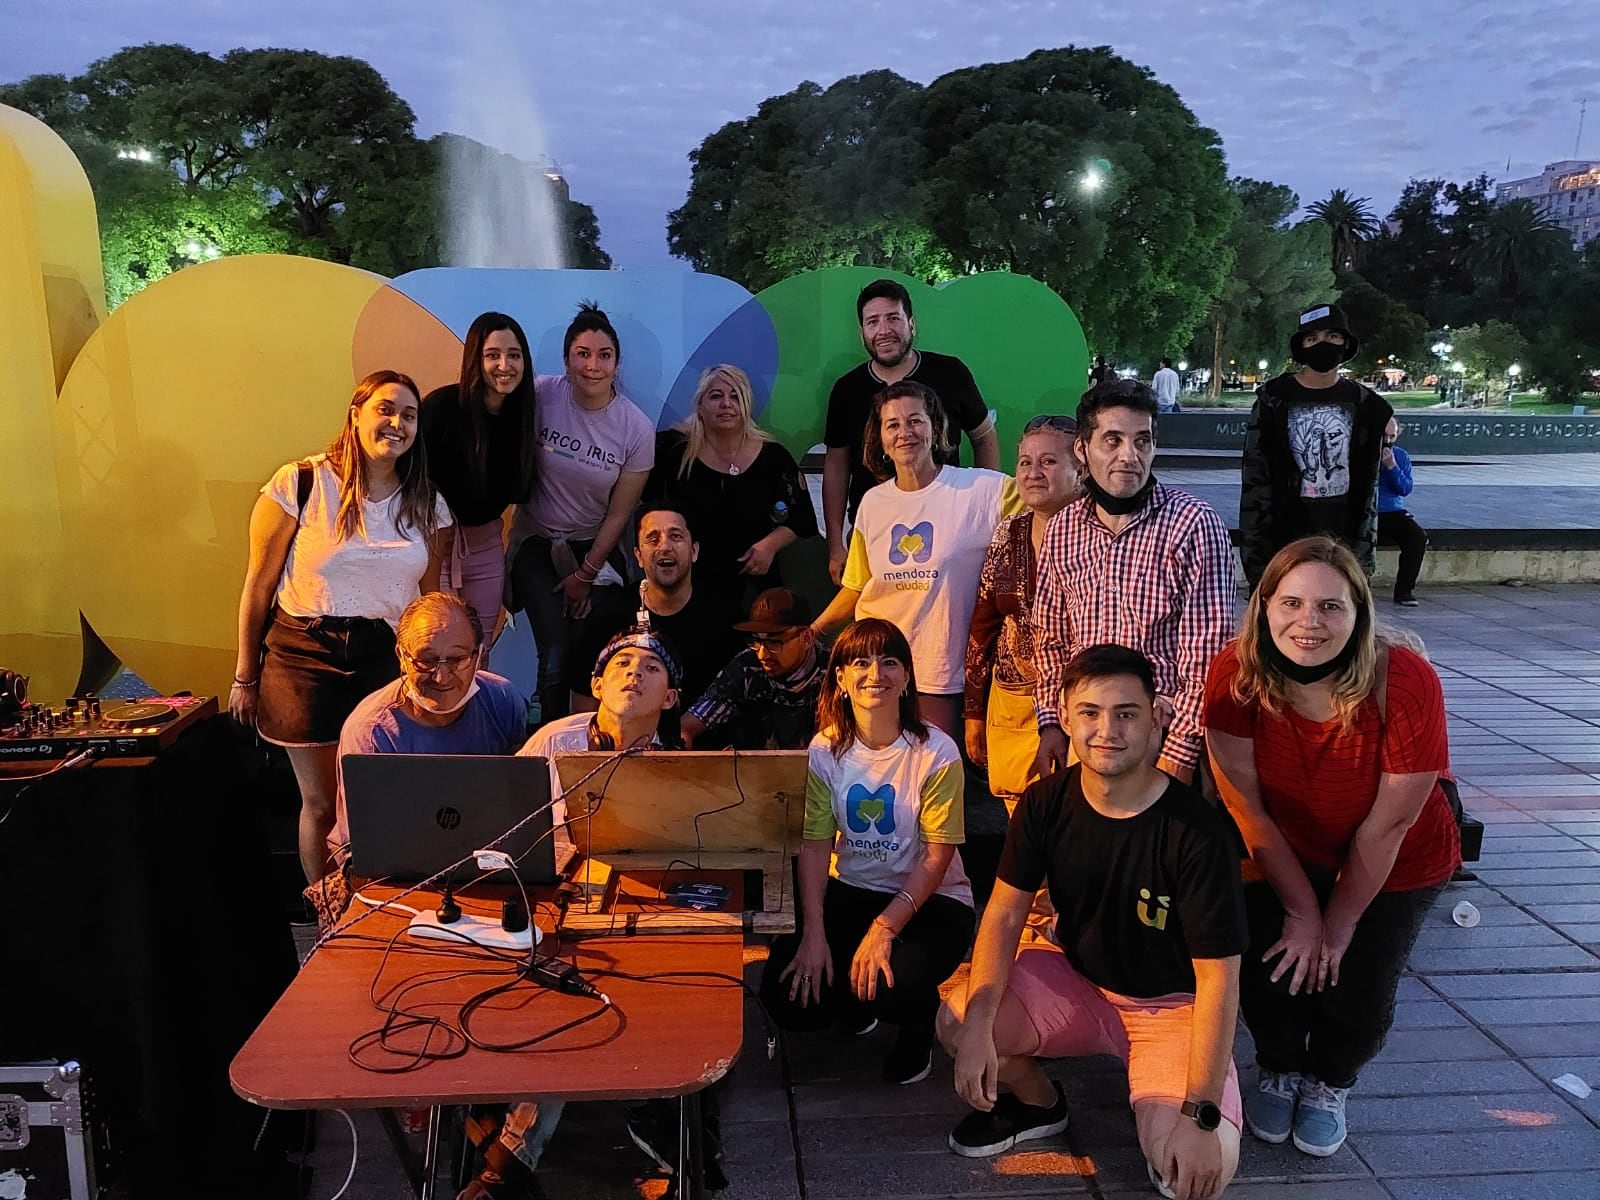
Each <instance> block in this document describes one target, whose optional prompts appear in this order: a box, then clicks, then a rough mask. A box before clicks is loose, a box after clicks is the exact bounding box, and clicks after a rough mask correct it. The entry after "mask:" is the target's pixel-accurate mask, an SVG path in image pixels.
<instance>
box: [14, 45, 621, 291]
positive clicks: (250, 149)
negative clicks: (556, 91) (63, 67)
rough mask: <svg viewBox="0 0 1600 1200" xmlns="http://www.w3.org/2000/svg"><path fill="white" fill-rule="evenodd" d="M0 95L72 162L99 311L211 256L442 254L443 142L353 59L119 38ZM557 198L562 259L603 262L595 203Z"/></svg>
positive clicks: (439, 258)
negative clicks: (86, 221) (77, 170)
mask: <svg viewBox="0 0 1600 1200" xmlns="http://www.w3.org/2000/svg"><path fill="white" fill-rule="evenodd" d="M0 103H4V104H9V105H11V106H13V107H16V108H20V109H22V110H23V111H24V112H28V113H31V114H32V115H33V116H35V117H38V118H39V119H40V120H42V121H44V122H45V123H46V124H47V125H49V126H50V127H51V128H52V129H54V130H55V131H56V132H57V133H58V134H59V135H60V136H61V137H62V138H63V139H65V140H66V141H67V143H68V144H69V145H70V146H71V147H72V148H73V150H74V152H75V153H76V154H77V155H78V158H79V161H80V162H82V163H83V166H84V170H85V172H86V173H87V174H88V176H89V180H90V183H91V185H92V186H93V188H94V192H95V201H96V206H97V208H98V209H99V213H100V224H101V243H102V246H101V248H102V253H103V257H104V260H105V269H106V290H107V296H108V300H109V301H110V303H111V304H112V305H116V304H118V303H120V302H121V301H123V300H125V299H126V298H127V297H128V296H129V295H131V294H132V293H133V292H135V291H137V290H138V289H139V288H140V287H142V286H144V285H145V284H147V283H149V282H151V281H153V280H155V279H157V278H160V277H161V276H162V275H165V274H167V273H169V272H170V271H173V270H177V269H179V268H181V267H183V266H185V265H187V264H188V263H190V262H195V261H201V260H203V259H206V258H211V257H216V256H218V255H222V254H241V253H251V252H261V251H289V252H293V253H297V254H304V255H309V256H312V257H316V258H327V259H332V260H334V261H336V262H344V263H350V264H352V265H354V266H358V267H362V268H365V269H368V270H372V271H377V272H380V273H382V274H385V275H391V276H392V275H398V274H402V273H404V272H406V271H410V270H416V269H418V268H422V267H432V266H438V265H440V264H441V263H442V262H443V261H444V259H443V253H442V252H443V243H442V238H441V236H440V230H439V226H440V193H441V191H442V190H443V187H444V182H443V178H442V155H441V153H440V145H441V139H443V138H446V137H449V136H453V135H444V134H441V135H439V136H438V137H435V138H434V139H432V140H431V141H422V140H420V139H419V138H418V137H417V136H416V133H415V130H414V125H415V119H414V117H413V115H412V111H411V108H410V106H409V105H408V104H406V102H405V101H404V100H403V99H401V98H400V96H398V95H397V94H396V93H395V92H394V91H393V89H391V88H390V87H389V85H388V83H387V82H386V81H385V80H384V79H383V77H382V75H380V74H379V73H378V72H377V71H376V70H375V69H374V68H373V67H372V66H370V65H369V64H367V63H365V62H363V61H361V60H360V59H357V58H349V57H339V56H332V55H326V54H319V53H316V52H314V51H310V50H281V49H267V50H234V51H232V52H230V53H228V54H226V55H224V56H222V57H220V58H218V57H215V56H213V55H210V54H207V53H205V52H203V51H199V50H192V49H190V48H189V47H187V46H179V45H156V44H151V45H144V46H130V47H127V48H125V49H122V50H119V51H117V52H116V53H115V54H112V55H109V56H107V57H106V58H103V59H100V60H98V61H96V62H94V63H91V64H90V65H89V66H88V67H87V68H86V69H85V70H84V71H83V73H82V74H81V75H79V76H77V77H75V78H68V77H67V76H64V75H35V76H31V77H29V78H27V79H24V80H21V81H19V82H17V83H12V84H0ZM537 175H538V178H539V180H540V181H541V183H543V182H544V173H543V169H542V167H541V168H540V169H539V170H538V172H537ZM559 191H560V203H559V204H558V205H557V214H558V217H559V218H560V219H561V220H562V222H563V227H564V234H565V237H566V241H567V248H568V255H569V259H570V261H572V262H573V264H574V265H577V266H588V267H596V268H601V269H604V268H608V267H609V266H610V265H611V260H610V258H609V256H607V255H606V253H605V251H604V250H602V249H601V248H600V230H599V223H598V221H597V220H596V219H595V215H594V210H593V209H592V208H590V207H589V206H588V205H586V204H581V203H578V202H576V201H572V200H571V199H570V198H569V197H568V196H567V195H566V191H565V186H564V185H561V187H560V189H559Z"/></svg>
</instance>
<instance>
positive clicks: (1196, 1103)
mask: <svg viewBox="0 0 1600 1200" xmlns="http://www.w3.org/2000/svg"><path fill="white" fill-rule="evenodd" d="M1178 1111H1179V1112H1181V1113H1182V1114H1183V1115H1184V1116H1186V1117H1188V1118H1189V1119H1190V1120H1191V1121H1193V1122H1194V1123H1195V1124H1196V1125H1198V1126H1200V1128H1201V1129H1204V1130H1205V1131H1206V1132H1207V1133H1210V1132H1211V1131H1212V1130H1214V1129H1215V1128H1216V1127H1217V1126H1218V1125H1221V1124H1222V1110H1221V1109H1220V1108H1218V1107H1217V1106H1216V1105H1215V1104H1213V1103H1211V1101H1209V1100H1185V1101H1184V1102H1183V1107H1182V1108H1180V1109H1179V1110H1178Z"/></svg>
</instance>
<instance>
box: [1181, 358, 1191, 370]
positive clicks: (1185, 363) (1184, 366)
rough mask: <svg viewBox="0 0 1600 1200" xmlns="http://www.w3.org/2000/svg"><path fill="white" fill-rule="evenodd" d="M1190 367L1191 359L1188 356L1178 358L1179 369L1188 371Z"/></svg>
mask: <svg viewBox="0 0 1600 1200" xmlns="http://www.w3.org/2000/svg"><path fill="white" fill-rule="evenodd" d="M1188 369H1189V360H1188V359H1187V358H1183V359H1179V360H1178V370H1180V371H1187V370H1188Z"/></svg>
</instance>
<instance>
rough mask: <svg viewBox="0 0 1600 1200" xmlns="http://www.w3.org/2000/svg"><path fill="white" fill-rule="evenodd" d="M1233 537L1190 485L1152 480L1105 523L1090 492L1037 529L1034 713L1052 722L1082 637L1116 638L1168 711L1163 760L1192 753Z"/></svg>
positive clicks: (1222, 627)
mask: <svg viewBox="0 0 1600 1200" xmlns="http://www.w3.org/2000/svg"><path fill="white" fill-rule="evenodd" d="M1234 587H1235V583H1234V569H1233V545H1232V543H1230V542H1229V540H1228V528H1227V526H1226V525H1224V524H1223V523H1222V518H1221V517H1219V516H1218V515H1217V514H1216V511H1215V510H1214V509H1213V508H1212V507H1211V506H1210V505H1209V504H1206V503H1205V502H1204V501H1201V500H1197V499H1195V498H1194V497H1193V496H1191V495H1189V494H1188V493H1187V492H1178V491H1173V490H1172V489H1171V488H1167V487H1163V486H1162V485H1161V484H1159V483H1158V484H1156V485H1155V487H1154V488H1152V489H1151V491H1150V499H1149V502H1148V503H1146V504H1145V506H1144V507H1143V508H1141V509H1140V510H1139V511H1138V512H1137V513H1135V514H1134V515H1133V517H1132V519H1131V520H1129V522H1128V524H1127V525H1125V526H1123V528H1122V529H1121V530H1119V531H1118V532H1116V533H1112V532H1111V530H1109V529H1107V528H1106V527H1105V525H1103V524H1101V522H1100V517H1099V515H1098V514H1097V513H1096V511H1095V508H1094V500H1093V498H1092V497H1089V496H1085V497H1083V498H1082V499H1081V500H1077V501H1075V502H1074V503H1072V504H1069V505H1068V506H1067V507H1066V508H1064V509H1062V510H1061V511H1060V512H1059V513H1057V514H1056V515H1055V516H1054V517H1052V518H1051V519H1050V524H1049V525H1048V526H1047V527H1046V529H1045V535H1044V546H1043V548H1042V550H1041V553H1040V556H1039V595H1038V598H1037V599H1036V600H1035V601H1034V604H1033V639H1034V662H1035V665H1036V666H1037V667H1038V668H1039V683H1038V685H1037V686H1036V687H1035V688H1034V703H1035V705H1036V706H1037V708H1038V711H1039V725H1040V726H1041V727H1043V726H1045V725H1061V712H1060V706H1061V677H1062V675H1063V674H1065V672H1066V666H1067V660H1068V659H1070V658H1071V657H1072V656H1073V655H1074V654H1076V653H1077V652H1078V651H1079V650H1082V649H1084V648H1085V647H1087V646H1096V645H1099V644H1101V643H1102V642H1115V643H1116V644H1118V645H1122V646H1128V647H1131V648H1132V649H1135V650H1139V651H1141V652H1143V653H1144V655H1145V657H1147V658H1148V659H1149V660H1150V665H1151V666H1152V667H1153V668H1154V669H1155V679H1156V691H1157V692H1159V693H1160V694H1161V695H1163V696H1165V697H1167V698H1168V699H1170V700H1171V701H1172V706H1173V708H1174V710H1175V711H1176V716H1175V718H1174V720H1173V722H1172V728H1171V729H1170V730H1169V731H1168V734H1167V741H1166V745H1165V747H1164V748H1163V750H1162V753H1161V763H1160V765H1161V766H1162V767H1163V768H1170V767H1172V766H1178V767H1193V766H1195V764H1196V763H1198V762H1199V761H1200V751H1201V744H1202V743H1201V737H1202V733H1201V723H1200V717H1201V712H1202V709H1203V708H1204V701H1205V684H1206V670H1207V668H1208V667H1209V666H1210V664H1211V658H1212V655H1214V654H1216V652H1217V651H1218V650H1221V649H1222V647H1223V646H1224V645H1225V644H1226V643H1227V641H1228V639H1229V638H1231V637H1232V636H1233V633H1234V619H1233V598H1234Z"/></svg>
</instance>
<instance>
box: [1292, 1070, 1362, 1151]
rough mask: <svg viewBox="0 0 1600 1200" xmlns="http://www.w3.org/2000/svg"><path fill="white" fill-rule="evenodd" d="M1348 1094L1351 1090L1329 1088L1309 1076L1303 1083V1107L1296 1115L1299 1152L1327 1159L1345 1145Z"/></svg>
mask: <svg viewBox="0 0 1600 1200" xmlns="http://www.w3.org/2000/svg"><path fill="white" fill-rule="evenodd" d="M1349 1094H1350V1089H1349V1088H1336V1087H1329V1086H1328V1085H1327V1084H1325V1083H1323V1082H1322V1080H1320V1079H1313V1078H1312V1077H1311V1076H1309V1075H1307V1076H1304V1077H1303V1078H1302V1079H1301V1080H1300V1107H1299V1108H1298V1109H1296V1110H1295V1115H1294V1146H1295V1149H1296V1150H1299V1151H1300V1152H1301V1153H1303V1154H1310V1155H1312V1156H1314V1157H1316V1158H1327V1157H1328V1156H1329V1155H1330V1154H1332V1153H1334V1152H1335V1151H1336V1150H1338V1149H1339V1147H1340V1146H1342V1145H1344V1138H1345V1124H1344V1101H1345V1097H1346V1096H1348V1095H1349Z"/></svg>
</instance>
